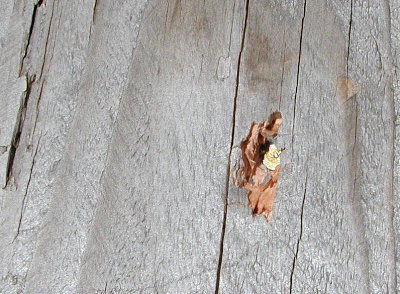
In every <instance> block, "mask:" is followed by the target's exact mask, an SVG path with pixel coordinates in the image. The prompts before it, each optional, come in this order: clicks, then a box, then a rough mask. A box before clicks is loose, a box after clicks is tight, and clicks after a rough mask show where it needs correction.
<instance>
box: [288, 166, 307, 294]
mask: <svg viewBox="0 0 400 294" xmlns="http://www.w3.org/2000/svg"><path fill="white" fill-rule="evenodd" d="M307 181H308V173H306V180H305V184H304V194H303V202H302V204H301V213H300V234H299V238H298V239H297V244H296V252H295V254H294V257H293V263H292V271H291V273H290V284H289V293H290V294H291V293H292V290H293V277H294V270H295V267H296V262H297V257H298V254H299V249H300V242H301V238H302V237H303V215H304V203H305V202H306V194H307Z"/></svg>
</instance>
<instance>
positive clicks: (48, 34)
mask: <svg viewBox="0 0 400 294" xmlns="http://www.w3.org/2000/svg"><path fill="white" fill-rule="evenodd" d="M53 15H54V2H53V6H52V7H51V16H50V23H49V29H48V31H47V36H46V43H45V45H44V54H43V62H42V68H41V69H40V75H39V80H41V79H42V74H43V69H44V65H45V64H46V56H47V50H48V43H49V38H50V32H51V25H52V23H53Z"/></svg>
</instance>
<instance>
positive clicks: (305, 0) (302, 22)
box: [292, 0, 307, 149]
mask: <svg viewBox="0 0 400 294" xmlns="http://www.w3.org/2000/svg"><path fill="white" fill-rule="evenodd" d="M306 8H307V0H304V7H303V17H302V19H301V31H300V41H299V42H300V45H299V60H298V62H297V77H296V91H295V94H294V103H293V122H292V149H293V142H294V126H295V121H296V102H297V90H298V87H299V76H300V63H301V51H302V47H303V30H304V19H305V18H306Z"/></svg>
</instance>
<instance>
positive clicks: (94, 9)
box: [89, 0, 98, 39]
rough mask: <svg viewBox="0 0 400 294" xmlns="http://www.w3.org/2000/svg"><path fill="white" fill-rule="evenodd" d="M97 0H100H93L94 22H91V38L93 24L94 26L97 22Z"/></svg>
mask: <svg viewBox="0 0 400 294" xmlns="http://www.w3.org/2000/svg"><path fill="white" fill-rule="evenodd" d="M97 2H98V0H94V2H93V9H92V10H93V14H92V23H91V24H90V27H89V39H90V37H91V36H92V30H93V26H94V23H95V22H96V15H97Z"/></svg>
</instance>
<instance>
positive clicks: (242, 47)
mask: <svg viewBox="0 0 400 294" xmlns="http://www.w3.org/2000/svg"><path fill="white" fill-rule="evenodd" d="M249 5H250V0H246V8H245V16H244V26H243V33H242V38H241V39H242V40H241V44H240V51H239V56H238V63H237V68H236V87H235V95H234V98H233V113H232V133H231V143H230V148H229V156H228V164H227V168H226V181H225V197H224V216H223V220H222V231H221V240H220V250H219V259H218V268H217V277H216V283H215V294H218V293H219V282H220V278H221V268H222V259H223V254H224V239H225V229H226V216H227V212H228V191H229V178H230V169H231V157H232V148H233V142H234V138H235V122H236V102H237V98H238V94H239V81H240V66H241V61H242V54H243V51H244V44H245V38H246V31H247V23H248V16H249ZM232 17H234V15H233V16H232Z"/></svg>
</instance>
